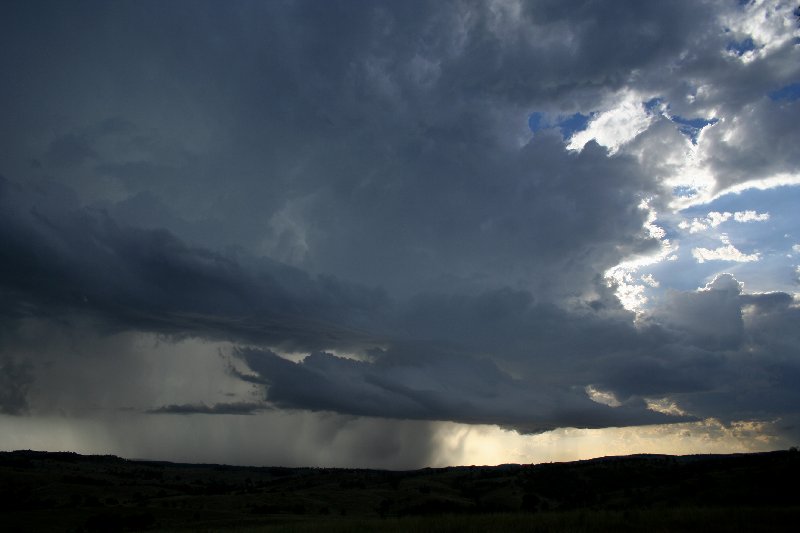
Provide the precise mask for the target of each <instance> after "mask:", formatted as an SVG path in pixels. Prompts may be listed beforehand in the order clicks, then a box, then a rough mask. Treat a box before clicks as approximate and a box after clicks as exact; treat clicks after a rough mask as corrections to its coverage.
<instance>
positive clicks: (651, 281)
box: [639, 274, 660, 287]
mask: <svg viewBox="0 0 800 533" xmlns="http://www.w3.org/2000/svg"><path fill="white" fill-rule="evenodd" d="M639 279H641V280H642V281H644V282H645V283H646V284H648V285H650V286H651V287H658V286H659V285H660V283H659V282H658V280H656V278H654V277H653V275H652V274H645V275H644V276H642V277H641V278H639Z"/></svg>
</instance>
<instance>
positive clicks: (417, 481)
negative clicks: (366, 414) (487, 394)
mask: <svg viewBox="0 0 800 533" xmlns="http://www.w3.org/2000/svg"><path fill="white" fill-rule="evenodd" d="M799 474H800V453H797V452H794V451H786V452H772V453H765V454H749V455H731V456H686V457H671V456H652V455H647V456H631V457H617V458H604V459H596V460H591V461H580V462H575V463H555V464H542V465H505V466H498V467H452V468H443V469H423V470H416V471H408V472H390V471H378V470H357V469H311V468H247V467H231V466H223V465H187V464H174V463H160V462H147V461H128V460H124V459H120V458H117V457H111V456H80V455H77V454H71V453H42V452H12V453H0V518H1V519H2V524H3V528H2V529H3V530H4V531H74V532H78V531H86V532H91V531H147V530H150V531H276V532H288V531H295V532H306V531H320V530H325V531H334V532H335V531H503V530H507V531H541V532H548V531H576V532H578V531H615V532H625V531H648V532H649V533H650V532H657V531H703V532H709V531H794V530H797V527H798V526H797V524H798V519H800V503H799V500H800V499H799V498H797V496H796V492H795V490H794V489H793V488H792V487H793V485H794V484H795V480H796V479H798V475H799Z"/></svg>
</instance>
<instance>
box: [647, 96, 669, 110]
mask: <svg viewBox="0 0 800 533" xmlns="http://www.w3.org/2000/svg"><path fill="white" fill-rule="evenodd" d="M643 105H644V109H645V111H647V112H648V113H659V112H660V111H661V108H662V107H663V105H664V100H662V99H661V98H659V97H657V98H651V99H650V100H648V101H646V102H643Z"/></svg>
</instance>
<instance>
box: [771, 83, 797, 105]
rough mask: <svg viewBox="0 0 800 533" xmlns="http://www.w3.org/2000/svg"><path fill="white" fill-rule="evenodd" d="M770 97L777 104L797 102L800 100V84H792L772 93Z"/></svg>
mask: <svg viewBox="0 0 800 533" xmlns="http://www.w3.org/2000/svg"><path fill="white" fill-rule="evenodd" d="M769 97H770V99H772V100H774V101H776V102H777V101H778V100H788V101H790V102H791V101H794V100H797V99H798V98H800V82H797V83H792V84H789V85H786V86H784V87H781V88H780V89H778V90H775V91H772V92H770V93H769Z"/></svg>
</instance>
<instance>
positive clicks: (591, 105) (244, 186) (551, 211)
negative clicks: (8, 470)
mask: <svg viewBox="0 0 800 533" xmlns="http://www.w3.org/2000/svg"><path fill="white" fill-rule="evenodd" d="M0 32H1V33H2V35H3V37H2V42H3V46H0V67H2V69H3V71H4V72H7V73H10V74H9V76H7V78H8V79H7V80H5V81H4V83H2V84H0V117H2V120H0V147H2V149H1V150H0V301H2V303H3V305H2V307H0V450H10V449H16V448H39V449H43V450H53V449H69V450H70V451H74V452H77V453H83V454H86V453H90V454H110V455H117V456H120V457H124V456H136V457H148V458H155V457H157V456H158V457H162V459H151V460H167V461H173V462H198V461H202V462H216V463H220V461H219V458H233V460H235V461H239V463H234V464H245V463H246V464H249V465H258V464H261V465H266V464H278V463H280V464H284V465H286V466H287V467H298V466H314V467H316V466H320V467H343V468H347V467H361V468H383V469H416V468H424V467H442V466H455V465H466V464H479V463H480V464H487V465H488V464H533V463H537V464H538V463H542V462H554V461H557V462H558V461H570V460H583V459H590V458H596V457H602V456H608V455H610V454H611V453H612V452H613V453H614V454H617V455H630V454H636V453H654V454H669V455H685V454H694V453H738V452H759V451H770V450H779V449H787V448H789V447H791V446H796V445H797V444H798V442H800V388H799V387H798V386H797V384H798V382H800V348H799V347H800V328H798V327H797V325H798V324H800V291H798V285H800V229H798V228H800V215H798V213H797V209H796V206H797V205H798V202H800V151H798V150H797V148H796V147H797V146H800V126H798V124H800V7H798V5H797V3H796V2H794V3H793V2H787V1H784V0H749V1H740V0H708V1H703V2H697V1H694V0H680V1H677V2H674V3H669V5H667V4H666V3H661V2H648V3H642V2H638V1H634V0H630V1H620V2H615V3H613V5H602V4H600V3H594V2H587V1H585V0H575V1H570V2H552V1H550V0H531V1H524V0H496V1H491V2H481V1H477V0H474V1H473V0H448V1H443V2H424V1H412V2H403V3H397V2H391V1H382V0H375V1H367V2H363V3H362V2H334V3H328V2H317V1H314V0H297V1H293V2H254V1H249V0H238V1H234V2H226V3H224V4H223V3H218V2H213V1H204V0H203V1H176V2H169V3H164V2H157V1H154V0H146V1H142V2H132V1H131V2H115V3H108V2H104V1H101V0H78V1H75V2H70V3H64V2H59V1H52V0H32V1H30V0H26V1H22V0H19V1H9V2H5V3H3V5H2V6H0Z"/></svg>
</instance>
